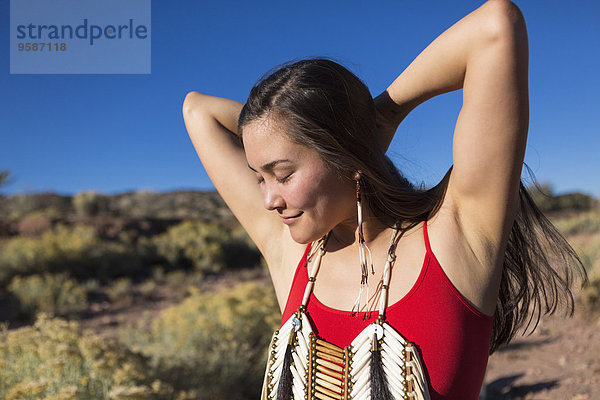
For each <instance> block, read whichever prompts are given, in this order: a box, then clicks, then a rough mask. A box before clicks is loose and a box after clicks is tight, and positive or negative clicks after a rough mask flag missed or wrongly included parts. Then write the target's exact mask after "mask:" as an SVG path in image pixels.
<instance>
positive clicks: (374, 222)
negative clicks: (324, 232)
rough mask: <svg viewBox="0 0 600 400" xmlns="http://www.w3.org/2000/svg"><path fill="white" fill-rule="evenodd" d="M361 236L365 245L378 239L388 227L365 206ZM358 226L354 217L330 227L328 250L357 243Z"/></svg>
mask: <svg viewBox="0 0 600 400" xmlns="http://www.w3.org/2000/svg"><path fill="white" fill-rule="evenodd" d="M362 225H363V226H362V230H363V237H364V239H365V243H366V244H367V246H369V245H371V244H372V243H374V242H377V241H379V238H380V236H381V235H382V233H384V232H387V231H388V229H389V228H388V227H387V226H386V225H384V224H383V223H382V222H381V221H380V220H379V219H378V218H377V217H376V216H375V215H374V214H372V213H371V212H369V210H367V209H366V207H365V208H364V209H363V224H362ZM358 237H359V227H358V222H357V219H356V217H354V218H353V219H352V220H349V221H346V222H344V223H341V224H338V225H337V226H336V227H335V228H333V229H332V231H331V235H330V238H329V240H328V246H327V247H328V248H329V251H335V250H339V249H342V248H345V247H348V246H352V245H354V244H356V243H358Z"/></svg>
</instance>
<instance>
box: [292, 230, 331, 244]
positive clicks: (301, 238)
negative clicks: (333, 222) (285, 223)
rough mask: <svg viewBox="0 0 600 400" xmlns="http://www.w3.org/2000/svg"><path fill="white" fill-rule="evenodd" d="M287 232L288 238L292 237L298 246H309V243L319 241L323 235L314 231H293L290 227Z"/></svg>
mask: <svg viewBox="0 0 600 400" xmlns="http://www.w3.org/2000/svg"><path fill="white" fill-rule="evenodd" d="M289 230H290V236H291V237H292V239H293V240H294V242H296V243H299V244H309V243H311V242H316V241H317V240H319V239H321V238H322V237H323V235H324V234H320V233H318V232H315V231H311V232H306V231H302V230H300V229H297V228H296V229H294V228H293V227H290V228H289Z"/></svg>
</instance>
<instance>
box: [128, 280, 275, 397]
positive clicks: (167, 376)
mask: <svg viewBox="0 0 600 400" xmlns="http://www.w3.org/2000/svg"><path fill="white" fill-rule="evenodd" d="M280 318H281V316H280V313H279V309H278V307H277V303H276V299H275V294H274V291H273V289H272V287H271V286H263V285H259V284H257V283H254V282H247V283H242V284H238V285H236V286H235V287H233V288H231V289H226V290H223V291H221V292H218V293H205V294H199V293H194V294H192V295H191V296H190V297H188V298H187V299H186V300H185V301H183V302H182V303H181V304H179V305H176V306H173V307H170V308H168V309H166V310H165V311H163V312H162V314H161V315H160V316H159V317H157V318H155V319H154V320H148V319H146V320H142V321H141V322H138V323H137V324H135V325H132V326H130V327H128V328H124V329H123V330H122V331H121V338H122V340H123V341H124V342H125V343H127V344H128V345H130V346H131V348H132V349H133V350H134V351H140V352H142V354H145V355H147V356H149V357H150V358H151V359H152V366H153V368H154V370H155V371H156V374H157V376H158V377H159V378H160V379H161V380H163V381H166V382H169V383H171V384H172V385H173V386H174V387H175V388H176V389H177V390H188V391H194V390H196V391H197V392H198V393H201V394H202V395H203V396H205V397H199V398H206V399H233V400H235V399H246V398H257V396H258V394H259V393H260V387H261V385H262V378H263V373H264V365H265V363H266V356H267V346H268V344H269V340H270V338H271V335H272V333H273V330H274V329H276V328H277V327H278V325H279V323H280V322H281V320H280Z"/></svg>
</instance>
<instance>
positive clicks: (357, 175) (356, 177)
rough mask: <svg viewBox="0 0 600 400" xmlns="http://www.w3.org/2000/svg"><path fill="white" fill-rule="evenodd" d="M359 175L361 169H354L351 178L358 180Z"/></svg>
mask: <svg viewBox="0 0 600 400" xmlns="http://www.w3.org/2000/svg"><path fill="white" fill-rule="evenodd" d="M361 175H362V172H361V171H355V172H354V174H353V175H352V179H353V180H355V181H358V180H360V177H361Z"/></svg>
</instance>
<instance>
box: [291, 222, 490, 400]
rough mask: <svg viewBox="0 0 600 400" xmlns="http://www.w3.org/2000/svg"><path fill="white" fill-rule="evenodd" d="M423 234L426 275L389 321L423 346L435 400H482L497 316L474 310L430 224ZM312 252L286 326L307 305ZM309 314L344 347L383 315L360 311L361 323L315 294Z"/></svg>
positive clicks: (301, 269) (295, 285) (322, 333)
mask: <svg viewBox="0 0 600 400" xmlns="http://www.w3.org/2000/svg"><path fill="white" fill-rule="evenodd" d="M423 236H424V238H425V247H426V253H425V259H424V261H423V266H422V268H421V273H420V274H419V277H418V278H417V281H416V282H415V284H414V286H413V287H412V288H411V290H410V291H409V292H408V293H407V294H406V295H405V296H404V297H403V298H402V299H400V300H399V301H397V302H396V303H394V304H392V305H390V306H388V308H387V311H386V320H387V322H388V323H389V324H390V325H391V326H393V327H394V328H395V329H396V330H397V331H398V332H400V334H402V336H404V337H405V338H406V339H407V340H410V341H411V342H413V343H415V344H416V346H417V347H418V348H419V350H420V352H421V357H422V360H423V363H424V364H425V370H426V374H427V376H428V378H427V380H428V383H429V393H430V395H431V398H432V399H445V400H459V399H460V400H470V399H477V398H478V396H479V392H480V390H481V384H482V382H483V378H484V374H485V369H486V366H487V361H488V354H489V347H490V338H491V334H492V325H493V321H494V318H493V317H491V316H487V315H485V314H483V313H481V312H480V311H478V310H477V309H475V308H474V307H473V306H471V305H470V304H469V303H468V302H467V301H466V300H465V298H464V297H463V296H462V295H461V294H460V293H459V292H458V290H457V289H456V288H455V287H454V285H453V284H452V283H451V282H450V280H449V279H448V277H447V276H446V274H445V273H444V271H443V270H442V267H441V266H440V264H439V262H438V260H437V259H436V257H435V255H434V254H433V252H432V251H431V247H430V245H429V237H428V235H427V222H426V221H425V222H424V223H423ZM309 248H310V245H309V246H307V248H306V251H305V252H304V256H303V257H302V259H301V260H300V263H299V264H298V267H297V268H296V274H295V275H294V280H293V282H292V288H291V290H290V293H289V295H288V299H287V303H286V306H285V310H284V312H283V315H282V323H281V324H282V325H283V323H284V322H285V321H287V320H288V319H289V317H290V316H291V315H292V313H293V312H294V311H296V310H297V309H298V307H299V306H300V304H301V302H302V297H303V295H304V289H305V287H306V284H307V283H308V272H307V268H306V257H307V254H308V250H309ZM392 274H393V270H392ZM317 282H318V276H317ZM306 314H307V316H308V318H309V320H310V322H311V324H312V328H313V331H314V332H315V334H317V335H318V336H319V337H321V338H322V339H325V340H327V341H328V342H331V343H333V344H335V345H337V346H340V347H344V346H347V345H349V344H350V343H351V342H352V340H353V339H354V338H355V337H356V336H357V335H358V334H359V333H360V332H361V331H362V330H363V329H364V328H365V327H366V326H367V325H368V324H370V323H371V322H374V321H375V320H376V319H377V316H378V315H379V311H377V310H376V311H373V312H372V313H371V315H370V318H364V317H365V313H364V312H363V313H360V314H359V318H358V319H357V318H356V317H351V316H350V315H349V312H348V311H342V310H336V309H333V308H330V307H327V306H326V305H324V304H323V303H321V302H320V301H319V300H318V299H317V298H316V297H315V295H314V293H311V294H310V297H309V299H308V304H307V305H306Z"/></svg>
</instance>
